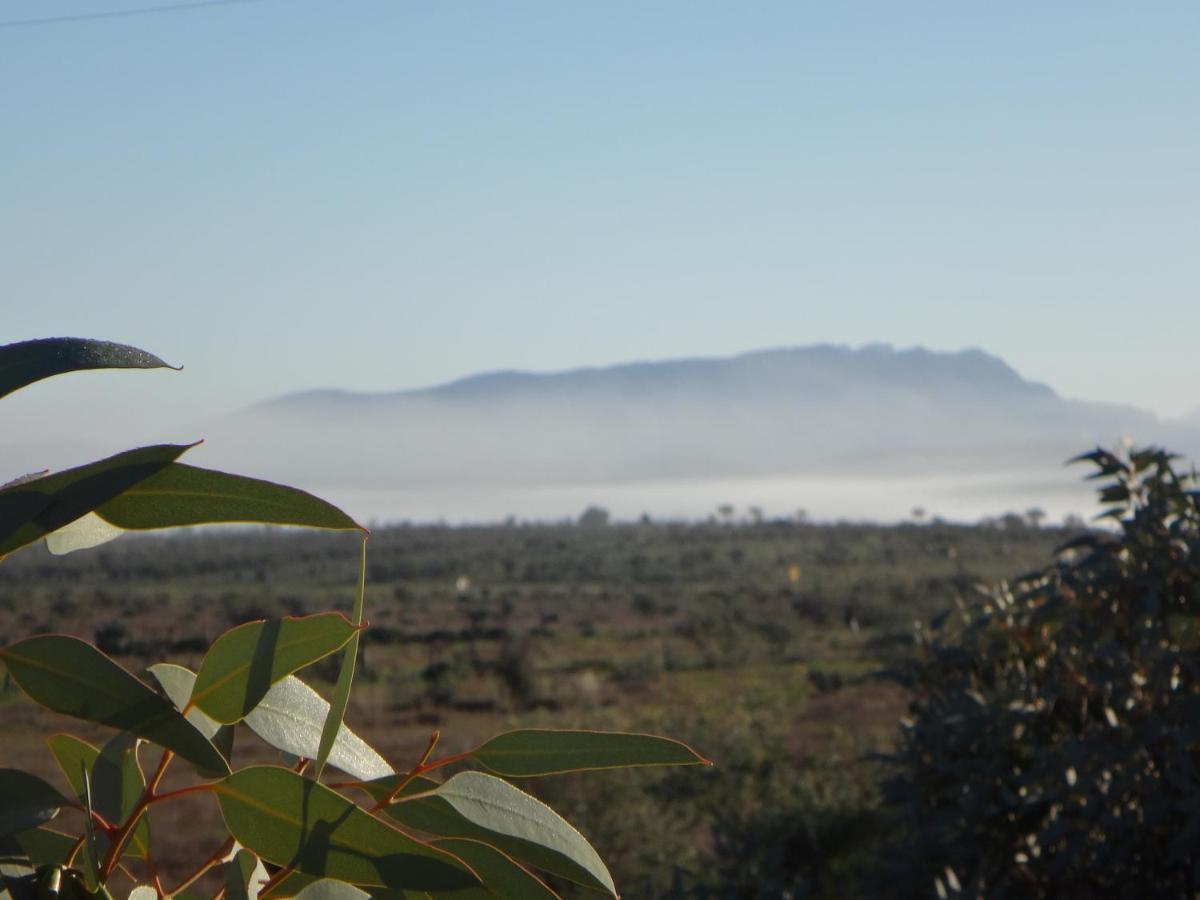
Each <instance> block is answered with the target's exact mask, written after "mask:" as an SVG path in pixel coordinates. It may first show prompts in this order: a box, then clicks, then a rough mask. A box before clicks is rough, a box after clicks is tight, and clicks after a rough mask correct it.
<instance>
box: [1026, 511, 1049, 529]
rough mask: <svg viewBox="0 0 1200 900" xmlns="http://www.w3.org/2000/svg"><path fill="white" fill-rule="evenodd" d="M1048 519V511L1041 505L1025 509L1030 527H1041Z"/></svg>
mask: <svg viewBox="0 0 1200 900" xmlns="http://www.w3.org/2000/svg"><path fill="white" fill-rule="evenodd" d="M1045 520H1046V511H1045V510H1044V509H1042V508H1041V507H1040V506H1034V507H1032V508H1030V509H1027V510H1025V521H1027V522H1028V523H1029V527H1030V528H1041V527H1042V522H1044V521H1045Z"/></svg>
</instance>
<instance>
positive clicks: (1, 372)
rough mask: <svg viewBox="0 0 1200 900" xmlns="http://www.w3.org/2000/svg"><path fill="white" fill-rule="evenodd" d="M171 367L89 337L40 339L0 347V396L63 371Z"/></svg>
mask: <svg viewBox="0 0 1200 900" xmlns="http://www.w3.org/2000/svg"><path fill="white" fill-rule="evenodd" d="M163 368H168V369H169V368H173V367H172V366H169V365H168V364H167V363H165V362H163V361H162V360H161V359H159V358H158V357H157V356H155V355H154V354H153V353H147V352H146V351H145V350H139V349H138V348H137V347H130V346H128V345H127V344H114V343H112V342H111V341H96V340H92V339H91V338H71V337H58V338H40V339H38V340H36V341H21V342H20V343H16V344H5V345H4V346H0V397H6V396H8V395H9V394H11V393H12V392H13V391H15V390H18V389H20V388H23V387H25V386H26V385H30V384H33V383H34V382H35V381H41V380H42V379H43V378H50V377H51V376H53V375H62V374H64V373H66V372H79V371H83V370H85V369H163Z"/></svg>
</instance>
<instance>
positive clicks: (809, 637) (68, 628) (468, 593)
mask: <svg viewBox="0 0 1200 900" xmlns="http://www.w3.org/2000/svg"><path fill="white" fill-rule="evenodd" d="M1007 524H1008V527H1006V528H1001V527H985V526H974V527H967V526H953V525H945V524H938V523H932V524H923V525H915V524H913V525H902V526H894V527H876V526H863V525H849V524H847V525H814V524H804V523H797V522H790V521H786V522H785V521H779V522H770V521H767V522H761V523H756V524H738V525H732V524H718V523H712V522H709V523H702V524H658V523H650V522H644V523H641V524H629V525H599V526H595V527H584V526H579V525H558V526H510V527H499V526H498V527H473V528H442V527H395V528H386V529H382V530H379V531H377V532H376V533H374V534H373V535H372V537H371V541H370V556H369V575H368V582H367V610H368V613H367V614H368V618H369V619H370V629H369V630H368V632H367V634H366V641H365V644H364V652H363V654H362V668H361V671H360V674H359V680H358V681H357V683H356V689H355V692H354V694H353V696H352V699H351V707H350V710H349V712H348V715H347V720H348V722H349V724H350V725H351V727H353V728H354V729H355V730H357V731H358V732H359V733H360V734H362V735H363V736H364V737H366V738H367V739H368V740H369V741H370V742H371V743H373V744H374V745H375V746H376V747H377V748H378V749H379V750H380V751H381V752H382V753H383V754H384V755H385V756H387V757H388V758H389V759H390V760H392V762H393V763H394V764H396V765H397V766H403V765H405V764H406V763H407V762H408V761H409V760H412V761H414V762H415V760H416V758H417V757H418V756H419V755H420V752H421V750H422V749H424V747H425V744H426V742H427V741H428V739H429V735H430V733H431V731H432V730H434V729H439V730H440V731H441V732H442V735H443V737H442V747H443V749H445V750H446V751H456V750H461V749H466V748H467V747H469V746H470V745H471V744H472V743H473V742H475V741H477V740H479V739H481V738H483V737H486V736H488V735H490V734H492V733H495V732H496V731H499V730H504V729H508V728H511V727H515V726H517V725H525V724H535V723H536V724H542V725H550V724H553V725H556V726H563V727H596V728H617V729H626V730H639V731H653V732H656V733H662V734H667V735H670V736H673V737H677V738H679V739H681V740H685V741H687V742H688V743H690V744H691V745H692V746H694V747H695V748H696V749H697V750H698V751H699V752H700V753H702V754H704V755H705V756H707V757H709V758H711V759H713V760H714V761H715V763H716V765H715V766H714V767H713V768H711V769H703V770H701V769H684V770H679V771H670V772H649V773H647V772H634V773H611V774H610V773H595V774H592V775H588V776H573V777H570V778H563V779H546V780H543V781H541V782H540V783H537V784H535V785H533V788H532V789H533V791H534V792H535V793H537V794H539V795H540V796H542V797H544V798H545V799H547V801H548V802H551V803H552V805H553V806H555V808H557V809H559V810H560V811H561V812H562V813H563V814H564V815H566V816H567V817H568V818H569V819H571V820H572V821H573V822H575V823H576V824H577V826H578V827H579V828H580V830H582V831H583V832H584V833H585V834H586V835H587V836H588V837H589V838H590V839H591V840H592V841H593V843H594V844H595V845H596V847H597V849H598V851H599V852H600V854H601V856H602V857H604V858H605V859H606V860H607V861H608V862H609V864H610V867H611V869H612V871H613V874H614V877H615V878H616V881H617V884H618V887H619V888H620V889H621V890H622V892H623V893H624V895H625V896H628V897H660V896H676V897H757V896H780V894H777V893H776V894H772V893H769V892H767V893H761V892H762V891H766V890H768V889H767V888H765V887H764V885H770V884H773V883H774V882H772V881H771V879H772V878H779V877H786V878H790V879H791V881H790V882H787V884H789V885H790V886H791V887H790V889H793V890H800V891H807V892H808V893H807V894H806V895H812V896H830V897H833V896H847V895H854V894H855V893H858V894H860V895H865V894H866V893H869V883H867V882H862V881H861V880H860V879H861V878H862V877H865V876H866V875H869V872H870V870H871V868H872V866H873V865H874V863H875V861H876V860H877V859H878V857H879V856H880V852H881V846H882V844H883V842H884V838H885V836H886V833H887V815H888V813H887V810H886V807H885V806H884V804H883V803H882V801H881V799H880V794H879V785H880V782H881V779H882V777H883V775H884V774H885V773H884V771H883V768H882V764H881V763H878V762H874V761H872V760H871V758H870V754H872V753H873V752H876V751H886V750H887V748H888V747H889V746H890V744H891V742H892V741H893V739H894V736H895V734H896V731H897V720H898V719H899V717H900V716H902V715H903V714H904V712H905V708H906V704H907V695H906V691H905V688H904V687H903V685H902V684H899V683H897V682H896V680H895V679H892V678H889V677H888V673H889V672H890V671H893V670H894V669H895V668H896V666H897V664H898V663H900V662H902V661H903V660H904V658H905V657H906V656H907V655H909V654H911V653H912V652H914V651H913V647H912V641H911V635H912V630H913V626H914V621H917V620H927V619H928V618H929V617H930V616H932V615H934V614H936V613H938V612H941V611H943V610H945V609H947V608H950V607H952V606H953V605H954V602H955V599H956V598H958V597H965V596H968V595H969V594H970V593H971V592H972V591H974V590H976V588H977V586H979V585H989V584H993V583H995V582H997V581H999V580H1001V579H1005V578H1011V577H1014V576H1017V575H1019V574H1021V573H1024V572H1026V571H1028V570H1030V569H1034V568H1037V567H1039V566H1042V565H1044V564H1045V563H1047V562H1048V561H1049V560H1050V558H1051V555H1052V552H1053V549H1054V547H1055V546H1056V545H1058V544H1059V543H1061V542H1062V541H1063V540H1065V539H1066V537H1068V536H1069V535H1068V534H1067V533H1066V532H1064V531H1062V530H1059V529H1037V528H1031V527H1024V526H1019V525H1018V524H1017V522H1016V521H1015V520H1012V519H1010V520H1009V521H1008V523H1007ZM357 555H358V543H357V539H356V538H355V537H354V536H352V535H336V534H334V535H329V534H313V533H297V532H288V531H282V530H277V529H260V528H255V529H240V530H197V531H192V532H184V533H179V534H174V535H169V536H145V537H142V536H138V537H127V538H125V539H122V540H121V541H118V542H116V543H114V544H110V545H107V546H105V547H103V548H100V549H98V550H94V551H89V552H81V553H77V554H74V555H71V556H68V557H63V558H58V557H52V556H50V555H48V554H47V553H46V552H45V551H44V550H43V549H42V548H41V547H36V548H31V549H27V550H25V551H22V552H20V553H18V554H16V555H14V556H13V557H12V558H11V559H9V560H6V562H5V565H4V566H2V567H0V630H2V633H4V634H5V635H7V636H9V638H17V637H22V636H26V635H29V634H33V633H37V632H45V631H65V632H68V633H71V634H75V635H78V636H81V637H84V638H87V639H89V640H94V641H95V642H96V643H97V644H98V645H99V646H100V647H101V648H102V649H104V650H105V651H107V652H110V653H112V654H114V655H115V656H116V657H117V658H118V659H119V660H120V661H121V662H122V663H123V664H124V665H126V666H127V667H129V668H130V669H133V670H135V671H136V670H138V669H140V668H142V667H144V666H145V665H147V664H148V663H152V662H156V661H159V660H162V659H169V660H172V661H176V662H181V663H183V664H188V665H193V666H194V665H195V664H196V663H197V662H198V661H199V654H200V653H201V652H202V650H203V648H204V647H205V646H207V644H208V643H209V642H210V641H211V640H212V639H214V638H215V637H216V636H217V635H218V634H219V633H220V632H222V631H223V630H225V629H226V628H228V627H229V626H230V625H233V624H236V623H239V622H243V621H246V620H249V619H254V618H262V617H271V616H279V615H295V614H303V613H308V612H318V611H323V610H327V609H330V608H335V609H342V610H347V611H348V610H349V608H350V604H351V598H352V594H353V591H354V586H355V579H356V574H357ZM332 672H333V669H332V667H331V666H324V665H322V664H318V665H317V666H315V667H314V668H313V669H310V670H308V671H307V672H306V673H303V674H304V677H305V678H306V679H307V680H309V681H310V682H312V683H313V684H314V685H315V686H316V687H318V688H319V689H322V690H327V689H328V687H329V682H330V679H331V678H332V677H333V674H332ZM0 696H2V703H3V706H2V707H0V708H2V709H3V715H4V721H5V727H4V733H5V741H4V744H3V749H0V765H4V766H20V767H27V768H30V769H32V770H34V771H38V772H40V773H43V774H45V775H47V776H55V775H56V773H54V771H53V767H52V764H51V762H50V761H49V758H48V756H47V754H46V753H45V751H44V746H43V744H42V740H43V737H44V736H45V735H46V734H49V733H51V732H53V731H55V730H64V729H70V730H73V731H77V732H78V731H79V729H78V727H77V723H74V722H67V721H65V720H57V719H55V717H54V716H53V715H52V714H49V713H46V712H44V711H42V710H40V709H38V708H35V707H34V706H33V704H31V703H28V702H27V701H25V700H24V699H23V698H21V697H20V696H19V694H18V692H17V691H16V689H15V688H11V687H7V683H6V690H5V692H4V693H3V695H0ZM82 733H83V734H84V735H85V736H87V735H89V734H90V735H93V736H94V735H95V734H97V733H98V732H96V731H91V730H89V729H88V728H87V727H86V726H85V727H84V728H83V729H82ZM251 741H252V739H251V738H246V739H245V742H244V744H243V745H241V746H239V747H238V749H237V750H236V753H237V754H238V755H239V756H240V757H241V758H242V759H249V758H255V757H263V758H265V757H266V756H267V755H268V752H269V751H268V750H267V749H266V748H265V747H264V746H255V745H253V744H252V743H251ZM177 809H178V811H176V807H175V806H174V805H172V809H171V810H167V811H166V812H167V813H168V816H170V818H166V819H162V820H161V821H160V819H159V818H156V819H155V820H154V821H153V826H154V828H155V829H156V837H155V840H156V843H159V844H160V845H161V844H170V843H172V842H173V839H174V838H176V837H177V840H174V843H177V844H179V845H180V846H181V848H182V845H183V844H184V843H186V842H190V841H193V840H195V838H196V834H197V833H198V829H201V828H203V826H204V825H205V824H206V823H215V822H216V817H217V812H216V809H215V805H212V804H211V802H210V801H208V800H206V799H203V798H201V799H199V800H197V801H196V802H195V803H194V804H192V803H190V802H188V803H185V802H181V803H180V804H178V808H177ZM163 812H164V811H163V810H156V811H155V814H156V816H159V817H161V816H162V814H163ZM654 822H658V823H660V824H653V825H652V824H651V823H654ZM185 832H186V834H185ZM218 842H219V838H218V837H217V836H216V834H215V832H214V836H213V839H212V843H213V844H214V846H215V844H216V843H218ZM191 856H194V852H193V853H192V854H191ZM165 859H166V863H165V865H167V866H168V867H169V866H170V865H172V864H173V862H175V861H179V860H180V859H181V857H176V856H174V855H173V854H168V855H167V856H166V857H165ZM781 873H782V874H781ZM167 880H171V879H170V878H168V879H167ZM780 883H783V882H780Z"/></svg>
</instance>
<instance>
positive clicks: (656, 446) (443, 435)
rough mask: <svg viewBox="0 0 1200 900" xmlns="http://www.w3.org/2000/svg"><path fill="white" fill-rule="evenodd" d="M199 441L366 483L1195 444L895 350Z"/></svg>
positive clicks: (262, 416) (1185, 428)
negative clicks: (1119, 443)
mask: <svg viewBox="0 0 1200 900" xmlns="http://www.w3.org/2000/svg"><path fill="white" fill-rule="evenodd" d="M205 430H206V432H207V433H208V435H209V437H210V438H211V440H210V441H209V443H208V447H209V448H211V452H210V453H209V455H207V457H206V459H205V460H204V462H205V464H214V463H227V464H228V465H229V466H230V467H236V468H237V469H238V470H240V471H246V470H247V461H249V460H267V459H271V460H272V462H271V464H270V466H267V465H266V464H265V462H262V463H255V464H253V465H251V466H250V468H251V469H255V470H258V471H260V472H262V473H264V474H269V475H270V476H271V477H277V478H281V479H288V480H292V481H294V482H296V483H301V484H312V485H330V484H336V485H339V486H345V487H355V488H362V489H368V488H373V487H377V488H381V489H391V488H409V487H421V488H423V489H424V488H429V487H430V486H435V485H440V484H448V485H454V486H456V488H463V487H467V488H469V487H470V486H471V485H495V484H505V485H555V484H589V483H597V484H604V483H615V482H633V481H643V480H660V481H661V480H664V479H717V478H738V477H744V476H766V475H792V474H795V475H805V476H813V475H825V474H829V475H847V474H854V473H859V474H870V475H930V474H935V473H938V474H942V473H962V474H971V473H986V472H997V471H1005V470H1012V469H1020V470H1024V471H1030V470H1039V471H1052V470H1054V469H1057V467H1058V466H1059V465H1060V464H1061V463H1062V461H1063V460H1064V459H1065V458H1066V457H1068V456H1070V455H1073V454H1075V453H1078V452H1080V451H1082V450H1085V449H1088V448H1090V447H1092V446H1094V445H1096V444H1097V443H1103V444H1111V443H1113V442H1114V441H1116V440H1118V439H1120V438H1121V437H1122V436H1125V435H1131V436H1132V437H1133V438H1135V439H1136V440H1137V441H1139V442H1157V443H1163V444H1166V445H1168V446H1170V447H1172V448H1173V449H1178V450H1180V451H1181V452H1184V453H1195V451H1196V450H1200V417H1197V418H1193V419H1189V420H1179V421H1172V422H1168V421H1162V420H1159V419H1158V418H1156V417H1155V416H1154V415H1152V414H1151V413H1148V412H1145V411H1142V410H1139V409H1135V408H1133V407H1128V406H1117V405H1108V404H1098V403H1085V402H1080V401H1075V400H1068V399H1064V398H1063V397H1060V396H1059V395H1057V394H1056V393H1055V392H1054V391H1053V390H1052V389H1051V388H1049V387H1048V386H1046V385H1044V384H1038V383H1035V382H1031V381H1028V380H1026V379H1024V378H1022V377H1021V376H1020V375H1019V374H1018V373H1017V372H1016V371H1014V370H1013V369H1012V368H1011V367H1010V366H1009V365H1007V364H1006V363H1005V362H1004V361H1003V360H1001V359H998V358H997V357H995V356H992V355H989V354H987V353H985V352H983V351H980V350H967V351H963V352H959V353H939V352H932V351H929V350H923V349H907V350H898V349H894V348H892V347H890V346H887V345H871V346H866V347H862V348H848V347H841V346H830V345H818V346H809V347H796V348H790V349H776V350H762V351H756V352H752V353H745V354H742V355H739V356H734V357H729V358H717V359H682V360H671V361H664V362H638V363H629V364H624V365H616V366H611V367H607V368H595V369H576V370H572V371H566V372H558V373H548V374H540V373H530V372H520V371H503V372H492V373H486V374H480V375H473V376H471V377H468V378H463V379H461V380H458V381H453V382H450V383H448V384H443V385H438V386H434V387H429V388H424V389H420V390H407V391H395V392H388V393H354V392H349V391H340V390H333V389H322V390H313V391H305V392H302V393H297V394H289V395H286V396H283V397H279V398H277V399H274V400H271V401H268V402H266V403H262V404H259V405H257V406H254V407H251V408H249V409H246V410H244V411H242V412H240V413H237V414H236V415H233V416H230V417H228V418H226V419H224V420H222V421H220V422H217V423H214V424H213V426H211V427H208V428H206V429H205ZM198 461H199V460H198Z"/></svg>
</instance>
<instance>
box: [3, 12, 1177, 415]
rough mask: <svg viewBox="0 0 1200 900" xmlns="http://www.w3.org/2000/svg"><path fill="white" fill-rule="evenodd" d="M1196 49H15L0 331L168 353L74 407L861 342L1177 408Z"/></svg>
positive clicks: (474, 45) (689, 33) (592, 27)
mask: <svg viewBox="0 0 1200 900" xmlns="http://www.w3.org/2000/svg"><path fill="white" fill-rule="evenodd" d="M166 2H167V0H164V5H165V3H166ZM151 5H156V4H155V3H154V2H153V0H138V2H122V0H88V2H83V0H78V2H76V0H61V2H46V0H42V2H28V0H24V2H23V0H5V2H4V4H3V5H2V6H0V10H2V13H0V19H2V20H3V21H4V22H10V23H11V22H17V21H19V20H22V19H26V18H34V17H41V16H47V15H73V14H86V13H91V12H101V11H105V12H107V11H116V10H122V9H132V8H136V7H144V6H151ZM1198 39H1200V5H1198V4H1195V3H1193V2H1186V3H1182V2H1181V3H1166V2H1151V3H1144V4H1129V3H1106V2H1095V0H1092V2H1086V3H1066V2H1062V3H1054V4H1046V3H1043V2H1035V3H1016V2H1014V3H1003V4H1000V3H993V4H983V3H969V4H952V3H920V2H912V3H903V4H901V3H892V2H876V3H855V2H848V3H838V4H833V3H802V2H795V0H792V2H784V3H770V2H763V3H756V4H737V3H721V4H717V3H704V2H686V3H683V2H679V3H674V2H655V3H647V2H606V3H592V4H584V3H552V2H549V0H547V2H542V3H521V2H512V3H497V2H471V3H467V2H462V3H446V2H382V0H347V2H332V0H324V2H318V0H257V2H244V3H233V4H228V5H223V6H215V7H212V8H209V9H198V10H182V11H178V12H173V13H169V14H156V15H144V16H131V17H120V18H106V19H98V20H97V19H92V20H86V21H79V22H64V23H60V24H54V25H43V26H27V27H18V26H9V27H0V79H2V81H3V84H4V86H5V88H4V90H3V91H2V92H0V110H2V119H0V121H2V122H3V140H0V166H2V169H3V172H4V175H3V178H2V179H0V246H2V247H3V251H2V257H3V266H2V267H0V271H2V273H3V274H2V276H0V277H2V279H3V281H2V283H3V289H4V294H5V297H6V299H5V301H4V306H3V309H4V320H5V326H6V328H5V329H4V331H5V335H6V337H7V338H8V339H14V340H15V339H23V338H29V337H37V336H45V335H51V334H79V335H88V336H96V337H107V338H111V339H118V340H126V341H130V342H133V343H137V344H139V345H142V346H145V347H146V348H147V349H151V350H154V351H156V352H158V353H160V354H162V355H164V356H166V357H168V358H169V359H170V360H172V361H174V362H180V363H183V364H185V365H186V367H187V368H186V370H185V372H184V373H182V374H180V375H177V376H176V375H170V376H167V375H163V376H160V377H159V378H154V379H152V380H144V379H147V378H149V376H134V380H129V378H127V377H126V376H119V375H118V376H84V377H83V378H84V381H85V382H86V384H85V385H84V386H83V387H82V388H81V387H80V384H81V383H80V382H64V383H63V385H62V386H61V387H60V386H58V385H54V386H47V387H43V388H40V389H39V390H40V391H42V392H43V393H40V394H38V397H37V400H36V404H41V403H44V402H49V401H55V402H62V403H68V402H70V401H69V398H72V397H74V398H77V400H76V402H77V403H81V404H86V405H87V407H88V408H89V409H90V408H91V407H92V406H93V405H94V403H95V401H96V399H97V397H99V396H101V395H105V393H106V392H107V391H109V389H110V388H111V387H112V386H113V385H114V384H115V382H114V381H113V380H112V379H125V380H124V381H122V383H121V384H120V396H121V397H122V398H124V399H123V403H124V404H125V406H126V407H127V408H128V409H129V410H131V411H132V412H134V413H137V414H140V415H148V416H160V417H161V416H168V417H170V416H174V417H176V418H178V419H180V420H181V421H182V420H184V419H188V418H195V417H196V416H201V415H207V414H210V413H214V412H217V411H220V410H225V409H229V408H233V407H237V406H240V405H244V404H246V403H249V402H252V401H255V400H258V399H260V398H262V397H265V396H269V395H273V394H278V393H283V392H286V391H290V390H297V389H302V388H307V387H313V386H324V385H338V386H343V387H350V388H360V389H374V390H382V389H389V388H399V387H405V386H415V385H421V384H427V383H431V382H437V381H442V380H446V379H449V378H452V377H455V376H458V375H463V374H467V373H471V372H476V371H480V370H486V369H495V368H509V367H517V368H529V369H557V368H565V367H571V366H577V365H595V364H604V363H611V362H617V361H622V360H628V359H634V358H662V357H674V356H688V355H709V354H713V355H723V354H730V353H735V352H738V351H742V350H747V349H752V348H758V347H764V346H778V345H794V344H807V343H815V342H837V343H850V344H862V343H866V342H873V341H885V342H890V343H894V344H898V345H901V346H908V345H913V344H922V345H925V346H928V347H932V348H936V349H947V350H955V349H960V348H964V347H971V346H979V347H983V348H985V349H987V350H989V351H991V352H994V353H997V354H999V355H1001V356H1003V357H1004V358H1005V359H1007V360H1008V361H1009V362H1011V363H1012V364H1013V365H1015V366H1016V367H1017V368H1018V369H1019V370H1020V371H1021V372H1022V373H1023V374H1025V375H1026V376H1027V377H1030V378H1034V379H1037V380H1041V381H1046V382H1048V383H1050V384H1052V385H1053V386H1054V387H1056V388H1057V389H1058V390H1060V391H1061V392H1062V393H1064V394H1066V395H1068V396H1075V397H1082V398H1086V399H1094V400H1109V401H1114V402H1129V403H1136V404H1138V405H1141V406H1144V407H1147V408H1151V409H1154V410H1155V411H1157V412H1159V413H1161V414H1164V415H1173V414H1177V413H1180V412H1182V411H1184V410H1186V409H1189V408H1192V407H1195V406H1196V405H1197V404H1200V398H1198V397H1197V391H1196V387H1195V385H1196V384H1197V383H1200V355H1198V354H1197V353H1196V349H1195V348H1196V342H1197V335H1198V334H1200V302H1197V285H1198V284H1200V252H1197V245H1198V239H1200V166H1198V165H1197V160H1200V115H1197V113H1200V102H1198V101H1200V54H1197V53H1196V47H1197V45H1198ZM88 379H92V380H91V381H88ZM96 379H101V380H96ZM103 379H108V380H103ZM89 390H90V391H93V392H94V393H93V394H92V395H88V394H87V391H89ZM81 391H82V392H83V393H82V394H81V393H80V392H81ZM127 391H128V392H129V393H126V392H127ZM80 397H82V398H83V399H78V398H80ZM22 402H23V403H25V404H26V405H25V406H22V407H19V408H17V409H16V410H15V412H17V413H20V412H21V411H22V410H25V411H29V410H33V409H34V408H35V406H34V405H29V404H33V403H34V400H33V399H32V398H31V400H29V401H22ZM81 409H83V407H79V408H78V409H77V412H78V411H79V410H81ZM80 414H82V413H80Z"/></svg>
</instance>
